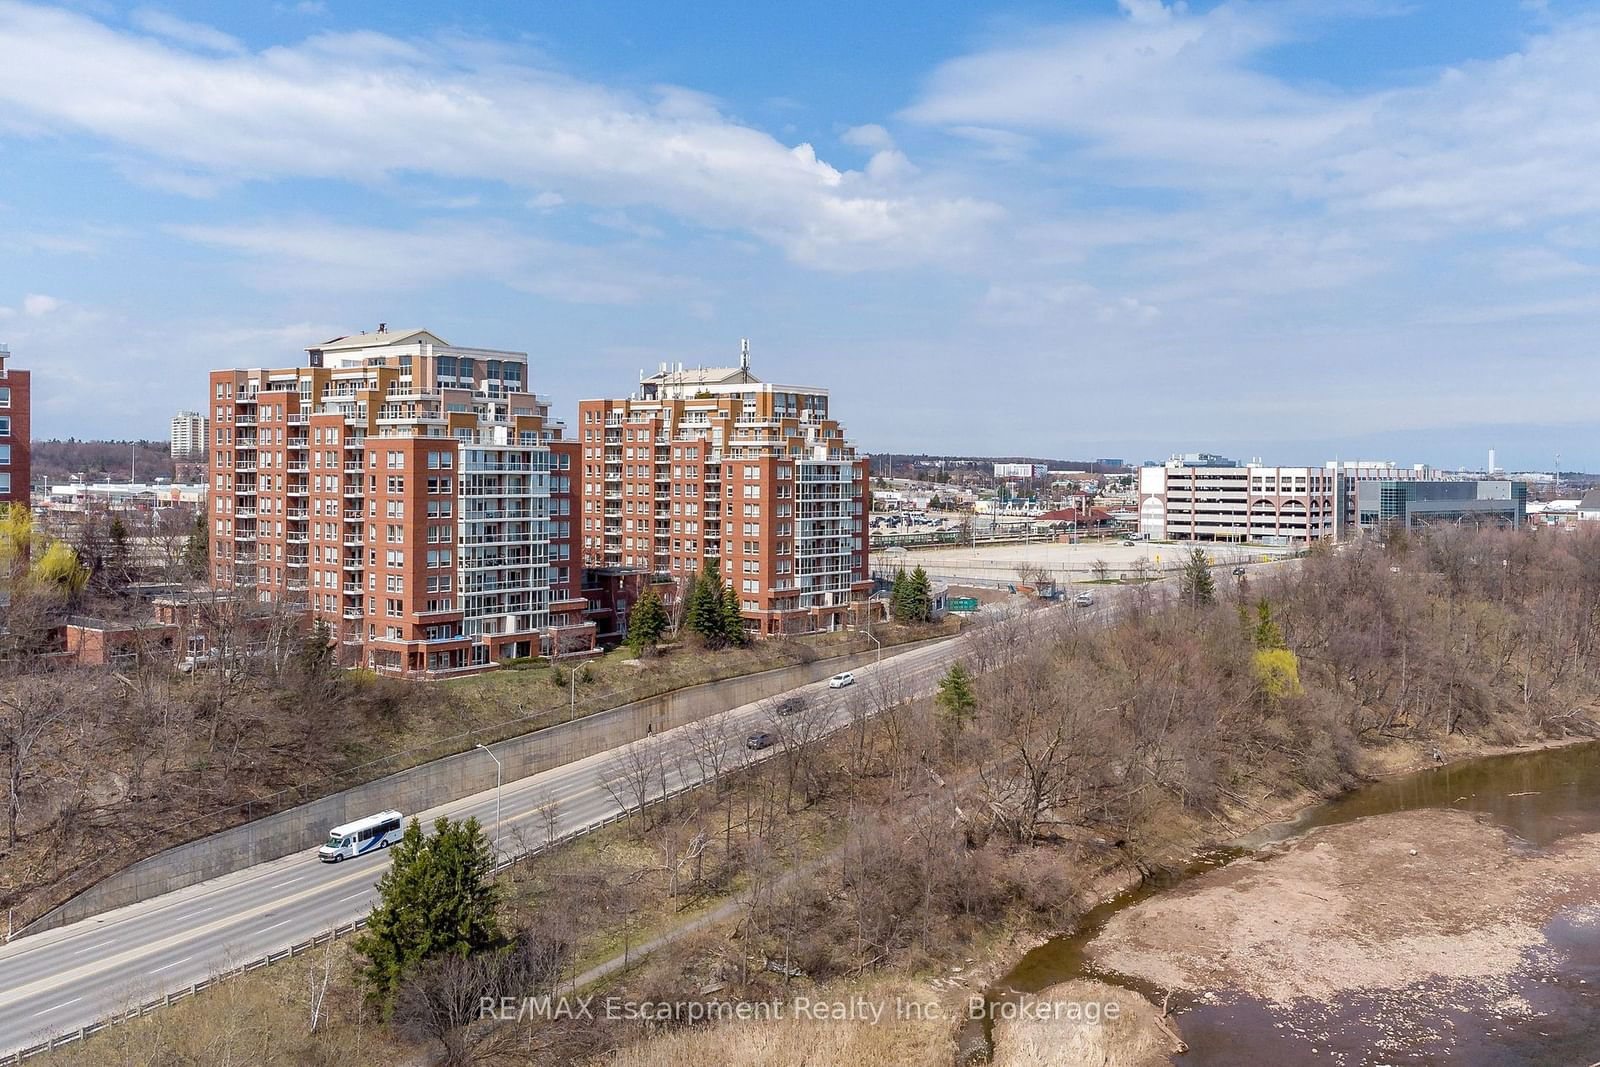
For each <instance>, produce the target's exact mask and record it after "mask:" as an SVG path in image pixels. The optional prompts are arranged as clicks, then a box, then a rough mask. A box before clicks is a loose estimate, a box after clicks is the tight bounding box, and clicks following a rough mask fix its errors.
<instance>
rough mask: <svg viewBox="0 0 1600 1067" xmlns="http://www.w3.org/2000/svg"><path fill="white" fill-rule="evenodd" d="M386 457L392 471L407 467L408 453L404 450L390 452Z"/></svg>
mask: <svg viewBox="0 0 1600 1067" xmlns="http://www.w3.org/2000/svg"><path fill="white" fill-rule="evenodd" d="M385 459H387V460H388V466H389V469H390V470H392V471H403V470H405V469H406V454H405V453H404V452H390V453H389V454H388V455H387V456H386V457H385Z"/></svg>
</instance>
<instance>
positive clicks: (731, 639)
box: [722, 583, 744, 645]
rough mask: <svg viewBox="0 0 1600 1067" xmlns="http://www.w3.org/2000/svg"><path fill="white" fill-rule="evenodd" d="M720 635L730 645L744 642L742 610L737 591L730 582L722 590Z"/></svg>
mask: <svg viewBox="0 0 1600 1067" xmlns="http://www.w3.org/2000/svg"><path fill="white" fill-rule="evenodd" d="M722 636H723V637H724V638H725V639H726V640H727V642H728V643H729V644H730V645H742V644H744V612H743V610H742V609H741V608H740V606H739V591H738V590H737V589H735V588H734V587H733V585H732V584H731V583H730V584H729V585H728V587H727V588H726V589H724V590H723V591H722Z"/></svg>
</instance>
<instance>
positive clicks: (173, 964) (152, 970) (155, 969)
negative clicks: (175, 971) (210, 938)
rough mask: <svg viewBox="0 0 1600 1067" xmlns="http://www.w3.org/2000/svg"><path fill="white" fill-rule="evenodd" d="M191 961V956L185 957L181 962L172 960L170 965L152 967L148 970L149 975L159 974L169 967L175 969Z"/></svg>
mask: <svg viewBox="0 0 1600 1067" xmlns="http://www.w3.org/2000/svg"><path fill="white" fill-rule="evenodd" d="M192 959H194V957H193V956H185V957H183V959H181V960H173V961H172V962H171V963H164V964H162V965H161V966H160V967H152V968H150V973H151V974H160V973H161V972H162V971H164V970H167V969H168V968H169V967H176V966H177V965H178V964H180V963H188V962H189V961H190V960H192Z"/></svg>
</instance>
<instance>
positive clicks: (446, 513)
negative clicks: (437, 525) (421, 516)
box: [428, 500, 455, 519]
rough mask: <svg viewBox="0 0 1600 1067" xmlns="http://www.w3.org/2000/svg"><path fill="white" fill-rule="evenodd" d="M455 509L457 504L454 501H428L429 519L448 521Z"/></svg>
mask: <svg viewBox="0 0 1600 1067" xmlns="http://www.w3.org/2000/svg"><path fill="white" fill-rule="evenodd" d="M454 507H455V502H454V501H452V500H430V501H428V518H430V519H447V518H449V517H450V512H451V510H452V509H453V508H454Z"/></svg>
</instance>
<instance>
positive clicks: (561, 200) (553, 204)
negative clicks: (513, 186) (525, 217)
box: [528, 191, 567, 211]
mask: <svg viewBox="0 0 1600 1067" xmlns="http://www.w3.org/2000/svg"><path fill="white" fill-rule="evenodd" d="M566 202H567V198H566V197H564V196H562V195H561V194H560V193H552V192H548V191H546V192H543V193H540V194H539V195H538V196H535V197H533V198H532V199H531V200H529V201H528V206H529V207H531V208H533V209H534V210H535V211H554V210H555V209H556V208H558V207H560V206H561V205H562V204H565V203H566Z"/></svg>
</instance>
